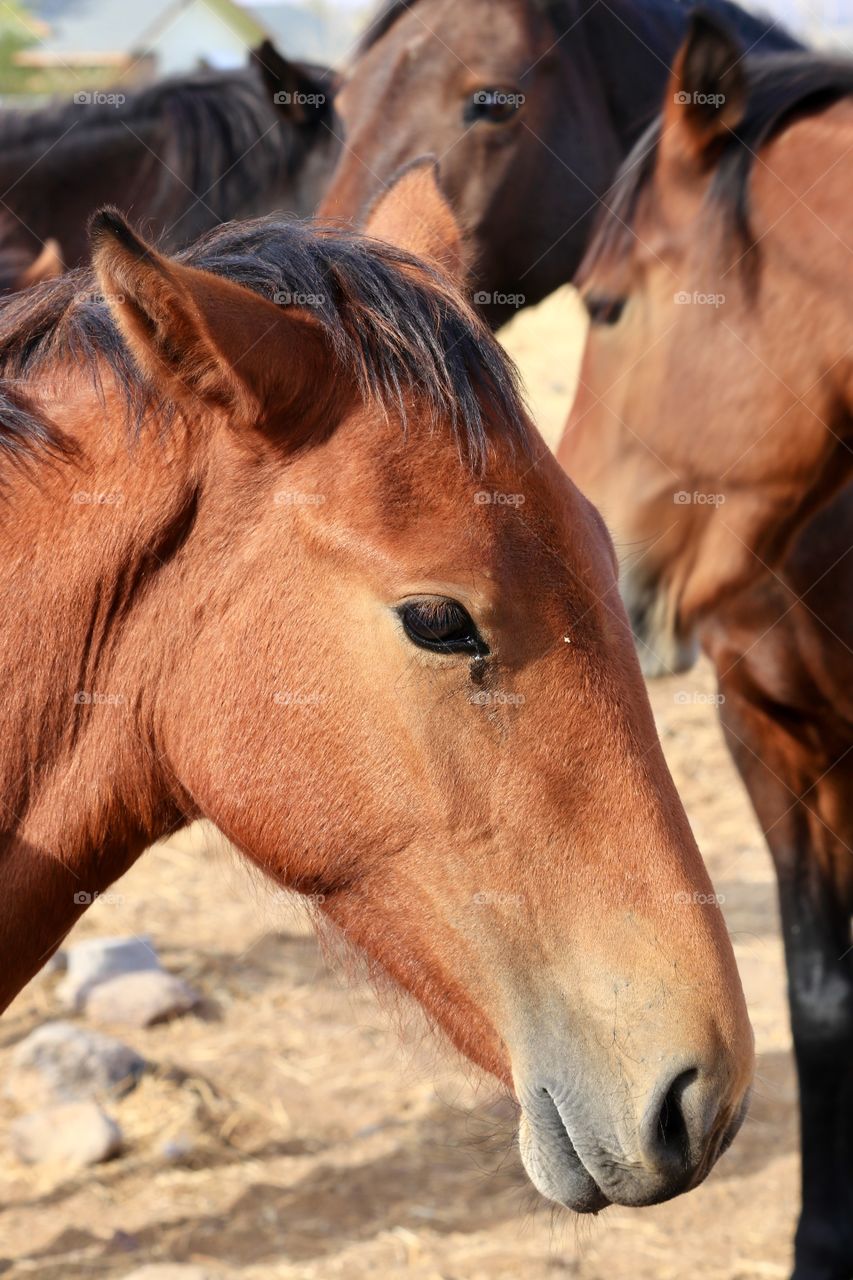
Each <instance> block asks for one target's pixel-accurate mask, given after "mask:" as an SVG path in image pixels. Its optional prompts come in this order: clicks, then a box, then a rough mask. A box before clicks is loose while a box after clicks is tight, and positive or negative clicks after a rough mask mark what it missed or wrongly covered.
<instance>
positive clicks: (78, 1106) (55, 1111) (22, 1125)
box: [9, 1102, 121, 1168]
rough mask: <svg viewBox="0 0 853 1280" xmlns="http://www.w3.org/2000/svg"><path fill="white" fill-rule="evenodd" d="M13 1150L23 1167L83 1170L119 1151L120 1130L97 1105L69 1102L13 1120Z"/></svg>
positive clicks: (10, 1133) (11, 1137)
mask: <svg viewBox="0 0 853 1280" xmlns="http://www.w3.org/2000/svg"><path fill="white" fill-rule="evenodd" d="M9 1137H10V1140H11V1143H12V1150H13V1151H14V1152H15V1155H16V1156H17V1157H18V1159H19V1160H23V1161H24V1163H25V1164H42V1163H46V1162H51V1163H59V1164H65V1165H71V1166H73V1167H75V1168H83V1167H84V1166H85V1165H90V1164H100V1163H101V1161H102V1160H109V1159H110V1158H111V1157H112V1156H114V1155H116V1154H117V1153H118V1151H119V1150H120V1148H121V1130H120V1129H119V1127H118V1125H117V1124H116V1122H115V1121H114V1120H112V1119H111V1118H110V1117H109V1116H108V1115H107V1114H106V1112H104V1111H102V1110H101V1108H100V1107H99V1106H98V1104H97V1103H96V1102H68V1103H65V1104H64V1105H63V1106H59V1107H45V1108H44V1109H43V1110H41V1111H33V1112H32V1113H31V1114H30V1115H27V1116H19V1117H18V1119H17V1120H13V1121H12V1124H11V1126H10V1129H9Z"/></svg>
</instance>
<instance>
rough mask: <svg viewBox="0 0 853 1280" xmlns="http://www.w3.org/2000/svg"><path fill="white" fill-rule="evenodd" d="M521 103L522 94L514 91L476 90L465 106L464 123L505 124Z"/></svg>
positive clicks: (496, 89)
mask: <svg viewBox="0 0 853 1280" xmlns="http://www.w3.org/2000/svg"><path fill="white" fill-rule="evenodd" d="M523 103H524V94H523V93H519V92H518V91H517V90H516V89H498V88H493V89H477V91H476V92H475V93H472V94H471V97H470V98H469V99H468V101H467V103H466V104H465V123H466V124H474V123H475V122H476V121H477V120H485V121H486V122H487V123H488V124H506V123H507V122H508V121H509V120H511V119H512V118H513V116H514V115H515V113H516V112H517V111H519V110H520V108H521V106H522V105H523Z"/></svg>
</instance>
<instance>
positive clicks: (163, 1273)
mask: <svg viewBox="0 0 853 1280" xmlns="http://www.w3.org/2000/svg"><path fill="white" fill-rule="evenodd" d="M219 1274H220V1273H219V1272H218V1271H211V1270H210V1269H209V1268H208V1267H196V1266H190V1265H187V1266H182V1265H181V1264H180V1263H177V1262H154V1263H151V1264H150V1265H149V1266H147V1267H138V1268H137V1270H136V1271H131V1272H130V1274H129V1275H126V1276H124V1278H123V1280H219Z"/></svg>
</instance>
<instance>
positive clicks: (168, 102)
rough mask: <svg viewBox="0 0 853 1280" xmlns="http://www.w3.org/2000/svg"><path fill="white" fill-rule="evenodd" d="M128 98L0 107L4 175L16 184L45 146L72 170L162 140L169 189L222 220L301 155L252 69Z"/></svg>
mask: <svg viewBox="0 0 853 1280" xmlns="http://www.w3.org/2000/svg"><path fill="white" fill-rule="evenodd" d="M102 96H103V97H107V96H108V95H107V94H104V95H102ZM125 98H126V100H125V101H124V102H122V103H119V104H118V105H112V104H110V103H107V102H102V101H100V100H98V99H97V98H96V100H95V101H93V102H91V103H87V104H86V105H85V107H81V105H80V104H79V103H77V102H75V101H73V100H70V101H60V102H54V103H50V104H48V105H47V106H45V107H42V108H39V109H37V110H34V111H33V110H28V111H4V112H2V113H0V180H2V182H3V184H4V185H11V184H12V182H13V181H14V180H15V179H16V178H17V177H18V176H19V175H20V173H21V172H22V170H23V169H25V168H26V164H27V162H28V158H31V159H34V158H35V157H36V156H41V155H43V154H45V153H46V152H47V151H48V150H50V152H51V154H52V157H53V159H52V163H53V164H54V166H56V165H57V164H64V165H66V167H67V169H68V171H69V172H70V173H74V172H75V169H76V166H77V162H78V158H79V159H80V160H81V161H82V160H84V159H85V160H88V159H89V158H90V156H91V154H92V149H94V148H98V149H99V150H100V151H101V152H102V153H103V154H106V155H110V154H112V151H111V150H110V148H121V147H122V146H123V147H124V149H125V150H127V148H128V146H129V145H131V144H132V143H134V140H135V139H137V138H139V139H142V141H143V142H144V143H146V144H147V145H148V146H149V147H152V143H154V145H153V148H152V149H153V150H155V151H157V152H158V154H160V148H161V146H162V159H163V161H164V163H163V165H162V166H161V172H160V179H161V186H162V188H163V189H164V191H165V190H166V189H168V190H169V192H170V193H172V192H173V191H174V189H175V188H176V187H178V188H179V189H180V188H182V189H183V192H184V197H183V198H184V202H185V204H186V206H187V208H188V209H189V208H190V207H191V206H192V205H193V204H194V203H195V202H196V197H197V196H199V195H203V197H204V204H205V206H206V209H207V210H208V211H210V212H211V213H212V214H213V215H214V216H215V217H216V218H217V219H223V218H228V217H234V216H236V211H237V210H238V209H240V208H250V207H251V200H252V198H253V197H254V196H255V195H256V194H257V193H259V192H263V191H265V190H268V189H269V188H270V187H271V186H273V185H275V183H277V182H281V181H284V180H286V179H288V178H291V177H292V176H293V174H294V172H295V171H296V170H297V169H298V167H299V165H300V163H301V161H302V158H303V153H304V148H303V147H302V146H300V145H299V139H298V138H297V136H296V131H295V130H293V129H287V128H283V127H278V117H277V113H276V111H275V108H274V106H273V103H272V101H271V95H269V94H266V93H264V92H263V91H262V87H261V84H260V82H259V79H258V76H257V74H256V72H255V71H254V69H252V68H248V67H247V68H244V69H242V70H238V71H232V72H221V73H220V72H202V73H199V74H198V75H193V76H186V77H180V78H175V79H169V80H163V81H161V82H159V83H156V84H153V85H151V86H149V87H147V88H144V89H138V90H135V91H134V90H131V91H129V92H128V93H127V94H126V95H125ZM155 138H157V139H161V138H162V143H161V142H159V141H157V142H156V143H155V142H154V139H155ZM238 162H239V163H238ZM7 179H8V181H7ZM172 198H174V197H173V196H172Z"/></svg>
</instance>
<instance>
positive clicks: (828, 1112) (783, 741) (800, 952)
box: [721, 686, 853, 1280]
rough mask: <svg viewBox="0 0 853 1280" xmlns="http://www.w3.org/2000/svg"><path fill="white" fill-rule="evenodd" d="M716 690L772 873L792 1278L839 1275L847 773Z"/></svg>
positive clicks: (846, 1042)
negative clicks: (792, 1065)
mask: <svg viewBox="0 0 853 1280" xmlns="http://www.w3.org/2000/svg"><path fill="white" fill-rule="evenodd" d="M721 687H723V686H721ZM725 693H726V702H725V703H724V705H723V707H722V712H721V715H722V721H723V727H724V729H725V731H726V736H727V739H728V742H729V746H730V747H731V750H732V754H733V755H734V757H735V760H736V763H737V765H738V767H739V769H740V772H741V774H742V776H743V778H744V781H745V783H746V785H747V789H748V791H749V794H750V798H751V799H752V802H753V804H754V806H755V810H756V813H757V814H758V818H759V821H760V822H761V824H762V827H763V829H764V831H765V833H766V835H767V841H768V844H769V846H770V850H771V853H772V855H773V860H774V862H775V865H776V872H777V876H778V880H779V899H780V906H781V914H782V929H783V936H784V942H785V956H786V962H787V967H788V990H789V1000H790V1008H791V1027H792V1032H793V1038H794V1053H795V1058H796V1063H797V1072H798V1076H799V1086H800V1125H801V1140H802V1196H803V1200H802V1212H801V1216H800V1221H799V1226H798V1228H797V1235H796V1248H795V1259H796V1261H795V1269H794V1280H851V1277H853V947H851V934H850V914H851V906H853V898H852V896H851V890H850V886H851V883H853V853H851V852H850V849H849V847H848V846H850V845H851V843H853V794H851V780H850V778H849V776H848V777H847V778H846V779H841V780H839V779H837V778H835V777H833V776H832V774H831V773H830V774H826V775H825V776H824V777H823V778H822V777H821V775H822V773H824V770H825V765H823V766H819V765H817V764H816V763H813V762H811V760H810V755H809V752H808V751H807V750H806V749H805V748H803V747H800V746H799V744H798V743H797V741H796V739H795V738H794V737H792V736H791V735H789V734H788V733H787V732H786V731H785V730H784V729H782V728H781V727H780V725H779V723H778V721H777V720H776V719H775V718H772V717H769V716H766V715H765V713H764V712H763V711H762V710H761V709H760V708H759V707H758V706H757V705H754V704H753V703H752V702H751V701H750V699H749V698H748V697H744V696H742V695H741V694H740V693H739V692H734V691H732V690H731V689H726V690H725ZM845 783H846V785H845ZM845 796H848V797H849V800H846V801H845ZM845 808H848V809H849V810H850V812H849V813H848V814H845V812H844V810H845ZM845 818H846V821H845ZM833 827H834V828H835V830H833ZM839 828H842V829H841V830H839ZM845 833H846V838H845Z"/></svg>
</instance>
